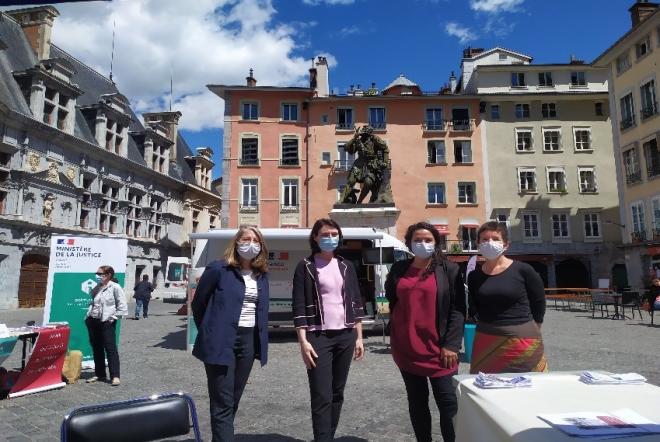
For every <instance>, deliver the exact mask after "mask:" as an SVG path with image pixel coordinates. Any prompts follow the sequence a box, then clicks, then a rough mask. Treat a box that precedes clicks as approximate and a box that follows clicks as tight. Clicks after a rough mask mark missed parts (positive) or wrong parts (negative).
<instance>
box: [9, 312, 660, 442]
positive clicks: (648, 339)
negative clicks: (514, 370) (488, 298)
mask: <svg viewBox="0 0 660 442" xmlns="http://www.w3.org/2000/svg"><path fill="white" fill-rule="evenodd" d="M133 307H134V304H129V311H131V310H130V309H131V308H133ZM178 308H179V305H177V304H164V303H162V302H161V301H153V302H152V304H151V306H150V316H149V319H146V320H144V319H142V320H139V321H134V320H126V321H124V323H123V324H122V335H121V344H120V357H121V363H122V366H121V370H122V376H121V379H122V384H121V386H119V387H111V386H110V385H109V384H100V383H99V384H86V383H84V382H83V381H82V380H81V381H79V382H78V383H77V384H74V385H69V386H66V387H65V388H62V389H60V390H54V391H47V392H43V393H39V394H34V395H28V396H25V397H21V398H16V399H11V400H4V401H0V440H6V441H12V442H17V441H48V440H52V441H54V440H59V425H60V423H61V420H62V417H63V416H64V415H65V414H66V413H67V412H68V411H69V410H71V409H73V408H75V407H77V406H80V405H83V404H93V403H98V402H106V401H111V400H121V399H128V398H133V397H139V396H147V395H150V394H152V393H159V392H166V391H179V390H182V391H185V392H188V393H190V394H191V395H192V396H193V398H194V400H195V402H196V405H197V409H198V414H199V419H200V425H201V429H202V435H203V437H204V439H205V440H210V426H209V414H208V395H207V390H206V377H205V374H204V369H203V365H202V364H201V362H199V361H198V360H196V359H195V358H193V357H192V356H191V355H190V354H188V353H187V352H186V351H185V335H186V330H185V317H183V316H176V315H175V312H176V310H177V309H178ZM643 314H644V317H643V321H640V320H639V319H638V318H637V317H636V319H635V320H617V321H615V320H610V319H599V318H598V315H597V316H596V319H591V312H586V311H570V312H569V311H565V312H564V311H556V310H553V309H552V308H549V309H548V311H547V314H546V319H545V324H544V326H543V336H544V340H545V345H546V352H547V356H548V361H549V364H550V369H551V370H554V371H557V370H582V369H603V370H610V371H616V372H627V371H636V372H639V373H641V374H643V375H644V376H646V377H647V378H648V379H649V381H650V382H652V383H654V384H660V364H659V363H658V360H659V359H658V353H659V351H658V346H657V342H658V339H660V326H656V327H651V326H650V320H649V317H648V314H646V312H644V313H643ZM41 316H42V310H41V309H29V310H17V311H7V312H0V323H6V324H8V325H9V326H18V325H22V324H25V322H26V321H29V320H35V321H37V323H39V322H41ZM366 347H367V351H366V357H365V359H364V360H363V361H361V362H357V363H354V365H353V367H352V369H351V373H350V376H349V381H348V385H347V387H346V401H345V403H344V409H343V412H342V418H341V421H340V426H339V429H338V439H339V440H343V441H360V440H369V441H392V442H395V441H396V442H403V441H413V440H414V437H413V436H412V427H411V425H410V421H409V419H408V412H407V404H406V397H405V391H404V387H403V382H402V381H401V379H400V375H399V373H398V370H397V369H396V366H395V365H394V363H393V362H392V358H391V356H390V354H389V351H388V348H387V346H386V345H385V344H384V343H383V339H382V337H381V336H380V335H378V334H377V333H374V334H369V335H368V338H367V339H366ZM18 356H20V349H19V348H16V349H15V353H14V355H12V357H11V358H10V359H9V360H7V361H6V362H5V364H4V366H5V367H7V368H15V367H17V366H18V365H19V364H20V359H19V357H18ZM269 358H270V362H269V363H268V365H267V366H266V367H265V368H263V369H262V368H260V367H258V364H255V368H254V369H253V372H252V375H251V378H250V383H249V384H248V386H247V389H246V392H245V395H244V396H243V400H242V402H241V406H240V409H239V413H238V416H237V419H236V433H237V434H238V435H239V436H238V437H237V440H240V441H250V442H266V441H301V440H303V441H306V440H310V439H311V438H312V428H311V420H310V411H309V392H308V388H307V378H306V374H305V370H304V366H303V364H302V361H301V359H300V356H299V352H298V345H297V343H296V340H295V333H294V332H293V330H291V329H277V330H272V332H271V344H270V357H269ZM467 370H468V365H467V364H461V368H460V372H461V373H465V372H467ZM90 376H92V373H91V371H86V372H83V377H90ZM434 408H435V407H433V408H432V410H433V409H434ZM433 416H434V437H435V439H436V440H441V437H440V435H439V426H438V423H437V411H436V412H435V413H434V414H433Z"/></svg>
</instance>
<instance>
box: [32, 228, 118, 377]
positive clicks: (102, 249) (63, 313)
mask: <svg viewBox="0 0 660 442" xmlns="http://www.w3.org/2000/svg"><path fill="white" fill-rule="evenodd" d="M127 254H128V240H125V239H115V238H98V237H91V236H53V237H52V239H51V245H50V264H49V266H48V286H47V289H46V305H45V307H44V324H46V323H49V322H67V323H68V324H69V326H70V327H71V336H70V338H69V350H80V351H82V354H83V364H84V366H86V367H89V366H90V362H91V363H92V365H93V358H92V348H91V346H90V344H89V337H88V334H87V327H86V326H85V315H86V314H87V308H88V306H89V303H90V301H91V294H90V293H91V291H92V289H93V288H94V287H95V286H96V280H95V279H94V276H95V273H96V270H97V269H98V268H99V267H100V266H103V265H108V266H111V267H112V268H113V269H114V270H115V278H117V280H118V281H119V285H121V286H122V287H123V286H124V281H125V276H126V256H127ZM117 325H118V327H117V340H118V341H119V328H120V327H119V324H117Z"/></svg>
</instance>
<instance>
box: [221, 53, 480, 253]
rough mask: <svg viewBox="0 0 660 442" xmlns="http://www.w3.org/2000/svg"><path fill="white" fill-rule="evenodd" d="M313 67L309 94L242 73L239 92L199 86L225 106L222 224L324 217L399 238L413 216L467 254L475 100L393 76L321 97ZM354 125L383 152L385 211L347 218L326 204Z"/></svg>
mask: <svg viewBox="0 0 660 442" xmlns="http://www.w3.org/2000/svg"><path fill="white" fill-rule="evenodd" d="M315 65H316V66H315V68H313V69H310V87H309V88H294V87H284V88H282V87H263V86H257V85H256V80H255V79H254V78H253V76H252V73H250V76H249V77H248V78H247V84H246V85H245V86H220V85H218V86H215V85H213V86H209V88H210V89H211V91H213V92H214V93H216V94H217V95H218V96H219V97H220V98H222V99H223V100H225V125H224V128H225V129H224V130H225V133H224V157H223V195H224V198H223V203H222V204H223V206H222V216H223V218H224V219H223V225H224V226H227V227H237V226H238V225H240V224H255V225H258V226H260V227H309V226H311V224H312V223H313V222H314V220H316V219H317V218H320V217H328V216H331V217H333V218H335V219H337V220H338V222H340V224H341V225H351V226H357V225H362V226H374V227H378V228H381V229H384V230H387V231H388V232H390V233H392V234H395V235H396V236H398V237H400V238H401V237H402V236H403V234H404V233H405V229H406V227H407V226H408V225H410V224H412V223H414V222H417V221H422V220H423V221H428V222H430V223H432V224H434V225H435V226H436V227H437V228H438V230H439V231H440V232H441V233H442V234H443V235H444V237H445V238H446V240H447V250H448V251H449V252H450V253H451V252H453V253H464V252H473V251H475V250H476V244H475V242H474V239H475V234H476V228H477V226H478V225H479V224H480V223H481V222H483V221H484V220H485V216H486V213H485V204H484V199H485V193H484V186H483V170H484V169H483V164H482V149H481V136H482V135H481V125H480V119H479V110H480V109H479V100H478V99H477V98H476V97H475V96H469V95H455V94H453V93H452V90H453V88H454V87H455V85H454V82H453V81H452V85H450V86H448V87H445V88H443V89H442V90H440V91H436V92H432V93H429V92H423V91H422V89H421V88H420V87H419V86H418V85H416V84H415V83H413V82H412V81H410V80H408V79H407V78H406V77H404V76H403V75H401V76H399V77H398V78H396V79H395V80H394V81H392V83H390V85H388V86H387V87H386V88H384V89H382V90H378V89H376V88H375V85H373V84H372V86H371V87H370V88H368V89H364V90H362V89H359V88H358V89H355V88H353V87H351V90H349V92H348V93H347V94H345V95H337V94H331V93H330V91H329V86H328V85H329V81H328V67H327V63H326V61H325V59H323V58H322V57H320V58H319V59H318V60H317V61H316V63H315ZM452 80H453V77H452ZM364 125H370V126H371V127H372V128H374V133H375V134H376V135H377V136H379V137H380V138H381V139H383V140H384V141H385V142H386V143H387V145H388V147H389V151H390V159H391V163H392V175H391V187H392V194H393V197H394V203H395V207H394V208H379V209H373V210H372V209H368V208H366V207H362V210H361V212H362V213H361V214H359V215H358V216H357V217H356V216H355V212H356V210H348V211H347V210H344V209H341V208H335V207H334V205H335V204H336V203H337V202H338V200H339V195H340V193H341V191H342V190H343V186H344V185H345V183H346V179H347V177H348V173H349V170H350V166H351V164H352V162H353V160H354V158H353V156H352V155H350V154H348V153H347V152H345V150H344V148H343V146H344V144H345V143H346V142H347V141H348V140H350V139H351V137H352V136H353V134H354V132H355V129H356V128H359V127H361V126H364ZM358 207H359V206H358ZM370 210H372V212H373V213H371V215H370V213H369V211H370ZM349 212H350V213H349Z"/></svg>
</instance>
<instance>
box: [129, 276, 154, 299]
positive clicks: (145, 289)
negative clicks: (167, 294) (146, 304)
mask: <svg viewBox="0 0 660 442" xmlns="http://www.w3.org/2000/svg"><path fill="white" fill-rule="evenodd" d="M133 291H134V292H135V293H134V294H133V297H134V298H135V299H142V300H149V299H151V292H153V291H154V286H153V285H152V284H151V283H150V282H149V281H144V280H142V281H140V282H138V283H137V284H135V287H134V288H133Z"/></svg>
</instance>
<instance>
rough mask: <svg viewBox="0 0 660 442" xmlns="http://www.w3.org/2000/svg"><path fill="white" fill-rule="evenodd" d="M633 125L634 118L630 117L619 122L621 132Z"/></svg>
mask: <svg viewBox="0 0 660 442" xmlns="http://www.w3.org/2000/svg"><path fill="white" fill-rule="evenodd" d="M634 125H635V117H634V116H630V117H628V118H624V119H623V120H621V130H626V129H628V128H630V127H633V126H634Z"/></svg>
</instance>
